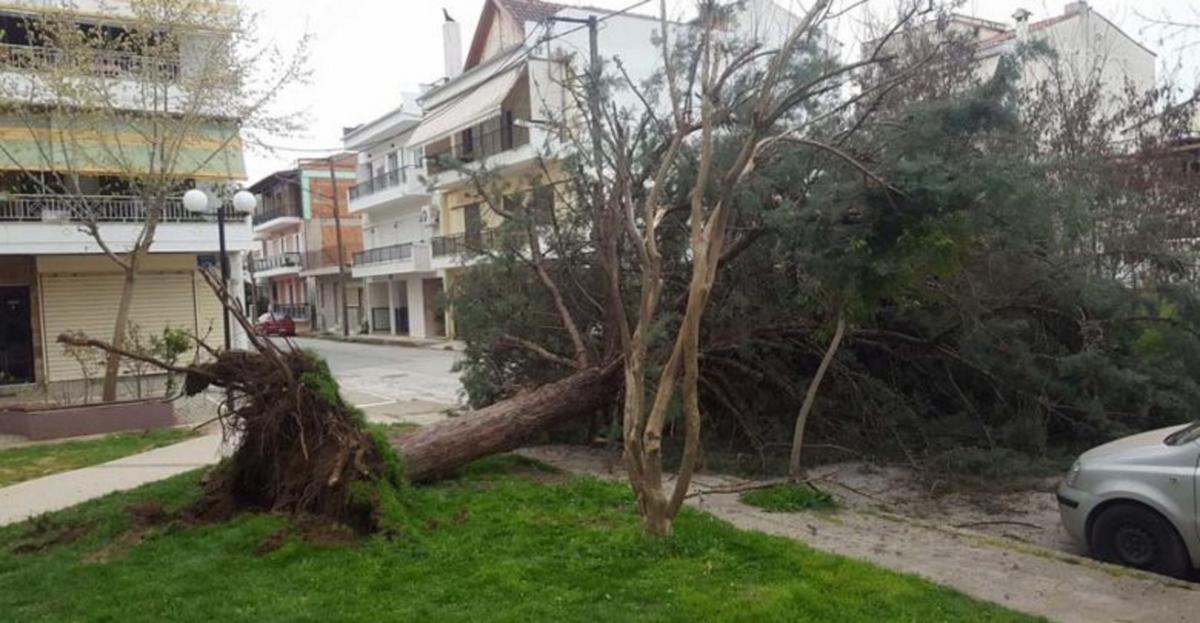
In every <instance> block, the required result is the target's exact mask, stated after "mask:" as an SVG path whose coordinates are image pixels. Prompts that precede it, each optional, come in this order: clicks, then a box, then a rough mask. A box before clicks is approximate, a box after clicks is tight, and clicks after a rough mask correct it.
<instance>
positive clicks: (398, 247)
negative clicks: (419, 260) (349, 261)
mask: <svg viewBox="0 0 1200 623" xmlns="http://www.w3.org/2000/svg"><path fill="white" fill-rule="evenodd" d="M412 256H413V243H411V242H404V243H401V244H393V245H389V246H386V247H376V248H374V249H367V250H366V251H362V252H359V253H355V254H354V265H355V266H366V265H367V264H382V263H384V262H403V261H405V260H411V259H412Z"/></svg>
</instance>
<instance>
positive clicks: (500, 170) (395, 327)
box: [343, 0, 797, 338]
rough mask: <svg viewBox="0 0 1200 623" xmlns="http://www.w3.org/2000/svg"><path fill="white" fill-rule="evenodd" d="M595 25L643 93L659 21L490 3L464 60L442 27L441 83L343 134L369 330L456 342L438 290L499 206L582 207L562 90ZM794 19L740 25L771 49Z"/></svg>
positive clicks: (754, 3) (490, 229)
mask: <svg viewBox="0 0 1200 623" xmlns="http://www.w3.org/2000/svg"><path fill="white" fill-rule="evenodd" d="M590 17H595V18H597V19H598V20H602V22H601V23H600V26H599V28H598V30H599V35H598V37H599V39H598V40H599V44H600V48H601V50H602V55H603V56H605V57H607V58H610V59H611V58H612V57H614V56H619V57H621V59H622V65H623V70H624V72H625V73H626V75H628V76H629V78H630V79H631V80H633V81H634V82H635V83H637V84H641V83H642V82H643V81H645V80H648V79H650V78H651V76H653V75H654V73H655V72H656V71H658V69H659V64H660V62H661V61H660V54H659V51H658V48H657V47H656V43H655V41H656V32H657V31H658V30H659V28H660V27H661V26H660V24H659V20H658V18H656V17H651V16H645V15H640V14H636V13H613V12H609V11H603V10H599V9H592V8H583V7H572V6H567V5H561V4H555V3H551V2H542V1H541V0H487V1H486V2H484V5H483V9H482V13H481V14H480V18H479V20H478V22H477V26H476V30H475V32H474V34H473V35H472V37H471V38H470V40H469V41H468V42H467V45H466V53H465V55H464V51H463V45H462V38H461V33H460V32H459V30H458V24H457V23H456V22H454V21H452V20H447V21H446V22H445V23H444V24H443V25H442V28H443V43H444V50H443V55H444V56H443V62H444V68H445V77H444V78H443V79H442V80H440V81H438V82H437V83H436V84H433V85H430V86H428V87H426V88H425V90H424V91H423V92H422V93H421V94H420V95H419V96H416V97H415V99H414V98H410V99H408V100H406V101H405V103H404V104H403V105H402V106H400V107H399V108H397V109H395V110H393V111H392V112H390V113H388V114H386V115H384V116H383V117H380V118H379V119H376V120H373V121H371V122H369V123H365V124H363V125H361V126H358V127H355V128H352V129H350V130H348V131H347V133H346V134H345V137H344V140H343V144H344V146H345V148H346V149H347V150H349V151H354V152H356V153H358V154H359V168H358V184H357V185H356V186H355V188H354V189H353V190H352V191H351V210H352V211H353V212H355V213H361V214H362V215H363V227H364V233H363V244H364V250H363V253H362V254H360V255H358V256H356V258H355V262H354V277H355V278H356V279H357V280H359V281H360V284H361V286H362V292H363V305H364V308H365V309H367V310H368V313H367V314H366V315H367V318H366V320H367V322H366V326H364V328H363V329H364V330H365V331H370V332H372V333H390V334H397V335H410V336H413V337H421V338H427V337H443V336H444V337H451V338H452V337H454V336H455V327H454V310H453V308H452V307H449V306H448V305H447V304H446V303H445V296H443V295H442V293H444V292H446V291H448V290H452V289H453V287H454V284H455V282H456V280H457V279H458V277H459V276H460V275H461V274H462V271H463V270H465V269H466V268H467V267H469V266H470V265H471V264H472V263H473V262H477V261H481V258H482V256H481V255H480V254H479V253H477V252H479V251H486V250H487V249H488V248H489V247H490V246H491V245H492V244H493V240H494V238H495V232H494V230H495V228H496V227H498V226H499V225H500V223H501V219H502V217H501V215H500V214H499V213H498V212H497V211H496V210H495V209H494V208H495V207H497V206H495V205H493V202H496V201H499V202H500V203H503V204H507V203H508V202H509V201H510V200H516V199H520V201H522V202H524V203H525V204H526V207H529V208H531V209H534V210H538V211H543V212H544V211H553V210H556V209H559V208H561V207H563V206H565V205H568V204H569V202H571V201H573V196H572V193H573V190H571V189H569V184H567V182H568V176H567V175H566V173H565V172H564V171H562V163H563V161H564V160H565V159H566V158H567V157H568V156H569V155H570V154H571V152H572V150H573V149H574V145H576V141H574V140H571V139H570V137H567V136H564V135H563V134H562V130H563V128H568V127H572V126H573V125H575V124H578V122H579V121H580V119H581V118H582V117H581V115H580V114H579V111H578V110H577V109H576V108H575V100H574V97H573V96H572V95H571V94H570V93H569V91H568V86H566V85H567V83H568V81H569V80H570V79H571V78H572V77H573V76H574V77H578V76H579V75H580V74H581V73H582V71H584V70H585V69H586V63H587V62H588V59H587V58H586V57H581V56H580V55H579V51H580V50H587V49H588V46H589V34H588V31H587V29H586V28H581V27H580V23H581V21H586V20H587V19H588V18H590ZM795 23H797V21H796V17H795V16H794V15H792V14H791V13H789V12H787V11H785V10H783V9H781V8H780V7H779V5H777V4H776V3H774V2H771V1H770V0H750V2H748V3H747V5H746V7H745V9H744V11H743V12H742V17H741V18H740V19H739V21H738V22H737V23H736V24H735V28H736V29H737V33H738V35H739V36H742V37H753V38H755V39H756V40H775V39H781V38H782V37H784V36H786V34H787V32H788V31H789V30H790V28H791V27H792V26H793V25H794V24H795ZM677 26H679V27H681V28H686V26H684V25H682V24H679V25H677ZM611 95H612V103H613V104H614V105H616V106H618V107H620V108H626V109H630V110H637V109H639V108H640V107H641V106H642V105H643V102H642V101H641V100H640V98H639V97H638V95H637V94H636V93H634V92H633V91H632V90H630V89H625V90H616V91H614V92H613V93H612V94H611ZM580 130H581V131H584V129H583V128H580ZM585 142H586V141H585ZM484 172H486V177H487V188H486V193H485V192H482V190H483V189H481V186H480V177H481V176H480V175H478V174H480V173H484ZM485 194H486V195H487V197H485V196H484V195H485Z"/></svg>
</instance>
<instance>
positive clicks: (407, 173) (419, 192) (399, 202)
mask: <svg viewBox="0 0 1200 623" xmlns="http://www.w3.org/2000/svg"><path fill="white" fill-rule="evenodd" d="M421 171H422V169H420V168H417V167H403V168H400V169H395V170H393V171H387V172H384V173H380V174H379V175H376V176H375V177H373V178H371V179H369V180H366V181H363V182H360V183H358V184H355V185H354V186H352V187H350V211H351V212H358V211H360V210H368V209H370V208H375V207H379V206H383V205H385V204H386V205H394V206H396V207H408V206H410V205H416V204H418V203H422V202H425V201H427V200H428V199H429V191H428V190H427V189H426V188H425V185H424V184H423V183H421V179H420V173H421Z"/></svg>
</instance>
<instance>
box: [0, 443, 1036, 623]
mask: <svg viewBox="0 0 1200 623" xmlns="http://www.w3.org/2000/svg"><path fill="white" fill-rule="evenodd" d="M197 481H198V475H197V474H195V473H193V474H187V475H184V476H180V477H177V478H174V479H172V480H168V481H164V482H161V483H157V484H154V485H150V486H146V487H143V488H141V489H137V490H135V491H132V492H126V493H120V494H115V495H112V496H109V497H107V498H104V499H102V500H98V501H96V502H92V503H89V504H86V505H83V506H80V507H77V508H75V509H71V510H68V511H64V512H61V513H58V514H55V515H53V516H50V517H49V518H42V519H41V520H40V521H35V522H34V523H30V524H25V525H18V526H10V527H7V528H0V612H2V613H4V614H3V616H2V617H0V618H3V619H4V620H5V621H80V620H88V621H118V622H121V623H126V622H134V621H163V620H171V621H203V622H208V621H255V622H262V621H372V622H374V621H439V622H440V621H469V622H472V623H481V622H483V621H605V622H606V623H607V622H610V621H755V622H758V621H822V622H824V621H870V622H872V623H874V622H876V621H914V622H918V621H919V622H922V623H924V622H930V621H1028V620H1031V619H1029V618H1027V617H1025V616H1023V615H1019V614H1016V613H1013V612H1011V611H1008V610H1004V609H1003V608H1000V607H998V606H994V605H990V604H985V603H981V602H977V601H974V600H971V599H969V598H967V597H964V596H963V595H961V594H959V593H956V592H954V591H952V590H950V589H946V588H941V587H938V586H935V585H933V584H930V583H928V582H925V581H923V580H920V579H917V578H915V577H911V576H905V575H899V574H896V573H891V572H888V571H884V570H881V569H879V568H877V567H873V566H871V565H868V564H865V563H860V562H854V561H851V560H848V559H844V558H839V557H835V556H830V555H826V554H822V553H818V552H816V551H814V550H812V549H809V548H808V547H806V546H804V545H802V544H799V543H796V542H793V541H789V540H785V539H781V538H776V537H771V536H766V535H763V534H759V533H753V532H743V531H740V530H737V529H735V528H733V527H732V526H730V525H729V524H726V523H724V522H722V521H720V520H717V519H716V518H714V517H712V516H709V515H706V514H703V513H700V512H697V511H693V510H686V511H685V512H684V513H683V514H682V516H681V517H680V518H679V521H678V523H677V525H676V532H675V535H674V536H673V537H672V538H670V539H667V540H661V541H654V540H648V539H647V538H645V537H643V536H642V534H641V533H640V530H639V528H638V525H637V519H636V516H635V514H634V512H633V500H632V497H631V496H630V494H629V492H628V488H627V487H625V486H622V485H620V484H616V483H609V482H602V481H599V480H595V479H591V478H582V477H579V478H568V477H566V476H562V475H559V474H555V473H552V472H548V471H546V470H545V469H544V468H540V467H538V466H536V465H529V464H527V463H525V462H522V461H518V460H516V459H508V458H506V459H493V460H489V461H485V462H483V463H480V464H476V465H475V466H473V467H471V468H469V469H468V470H466V473H465V474H464V475H463V476H462V477H461V478H459V479H457V480H455V481H451V482H446V483H442V484H439V485H435V486H430V487H423V488H419V489H416V490H413V491H412V492H411V493H410V495H409V497H408V503H409V504H410V506H411V509H412V512H413V514H414V518H415V520H414V522H413V525H414V526H417V527H416V528H415V529H414V533H413V534H411V535H409V536H407V537H405V538H402V539H396V540H388V539H386V538H383V537H374V538H370V539H366V540H362V541H357V542H351V543H331V542H327V541H326V542H324V543H323V544H317V543H313V542H310V541H309V540H303V539H300V538H298V537H288V539H287V540H286V541H284V542H283V544H282V546H281V547H279V548H278V549H274V550H273V551H270V552H268V553H265V554H257V553H256V549H257V548H258V547H259V545H260V543H262V542H263V541H264V538H265V537H267V536H268V535H271V534H272V533H276V532H277V531H278V530H279V529H280V528H281V527H283V526H285V525H286V523H285V520H284V519H282V518H280V517H275V516H264V515H243V516H240V517H238V518H236V519H234V520H233V521H230V522H228V523H225V524H219V525H208V526H201V527H194V526H193V527H185V526H178V525H175V526H170V525H169V526H166V527H160V528H155V529H153V531H152V532H151V533H149V534H147V535H146V536H145V538H144V539H143V540H141V541H140V542H137V539H133V538H130V536H129V535H130V533H129V532H127V530H128V528H129V526H130V525H131V518H130V516H129V513H128V512H127V511H126V510H125V509H126V507H127V506H128V505H129V504H131V503H134V502H139V501H140V502H144V501H147V500H157V501H159V502H161V503H163V504H164V505H165V506H166V507H167V509H168V510H170V509H174V508H179V507H182V506H183V505H185V504H187V503H188V502H189V501H191V500H193V499H195V497H196V496H197V495H198V487H197ZM79 526H85V527H89V526H90V528H88V529H86V530H84V529H81V528H79ZM38 529H40V530H41V531H42V532H41V533H40V534H35V533H36V532H37V530H38ZM64 533H66V534H70V533H74V534H75V535H76V536H78V538H77V539H76V540H74V541H72V542H69V543H65V544H59V545H55V546H51V547H49V548H48V549H45V550H43V551H37V552H35V553H17V551H14V550H23V549H27V548H28V546H29V545H30V544H34V545H36V544H37V543H39V542H41V543H46V542H48V541H53V540H54V537H55V535H60V534H64ZM122 535H124V536H122ZM67 540H70V539H67ZM22 545H24V546H25V547H24V548H23V547H22ZM35 549H36V547H35Z"/></svg>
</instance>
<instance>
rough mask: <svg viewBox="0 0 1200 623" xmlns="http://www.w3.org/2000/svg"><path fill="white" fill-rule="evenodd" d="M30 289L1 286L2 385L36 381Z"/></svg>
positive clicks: (0, 361)
mask: <svg viewBox="0 0 1200 623" xmlns="http://www.w3.org/2000/svg"><path fill="white" fill-rule="evenodd" d="M30 311H31V310H30V304H29V288H28V287H27V286H22V287H0V385H12V384H15V383H32V382H33V380H34V379H33V319H32V317H31V313H30Z"/></svg>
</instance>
